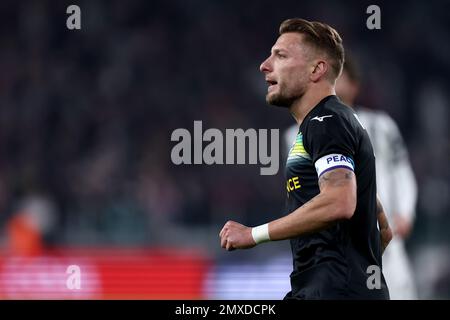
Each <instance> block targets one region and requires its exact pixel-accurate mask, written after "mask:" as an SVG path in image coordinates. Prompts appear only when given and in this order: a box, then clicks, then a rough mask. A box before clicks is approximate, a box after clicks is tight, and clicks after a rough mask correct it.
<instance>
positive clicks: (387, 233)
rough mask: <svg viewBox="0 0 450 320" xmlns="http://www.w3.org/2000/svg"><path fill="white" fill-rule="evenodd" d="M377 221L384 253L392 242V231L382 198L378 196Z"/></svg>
mask: <svg viewBox="0 0 450 320" xmlns="http://www.w3.org/2000/svg"><path fill="white" fill-rule="evenodd" d="M377 219H378V225H379V226H380V236H381V252H382V253H383V252H384V250H385V249H386V247H387V246H388V244H389V242H391V240H392V230H391V228H390V227H389V222H388V219H387V217H386V213H385V212H384V208H383V205H382V204H381V201H380V198H379V197H378V196H377Z"/></svg>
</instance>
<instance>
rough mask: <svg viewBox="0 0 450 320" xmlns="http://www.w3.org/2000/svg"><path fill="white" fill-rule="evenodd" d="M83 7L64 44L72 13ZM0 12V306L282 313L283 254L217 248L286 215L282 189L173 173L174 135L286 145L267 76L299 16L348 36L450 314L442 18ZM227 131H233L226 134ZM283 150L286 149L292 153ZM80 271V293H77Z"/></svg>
mask: <svg viewBox="0 0 450 320" xmlns="http://www.w3.org/2000/svg"><path fill="white" fill-rule="evenodd" d="M70 4H76V5H78V6H79V7H80V8H81V30H68V29H67V28H66V19H67V18H68V16H69V15H68V14H67V13H66V8H67V7H68V6H69V5H70ZM370 4H373V3H370V2H367V1H366V2H365V1H358V2H356V1H346V2H345V3H344V2H342V1H331V0H320V1H301V2H300V1H284V0H283V1H265V0H264V1H237V0H231V1H214V0H195V1H182V0H170V1H144V0H142V1H139V0H130V1H126V2H125V1H119V0H113V1H98V0H94V1H70V2H69V1H22V0H21V1H10V0H5V1H1V2H0V44H1V50H0V70H1V72H0V245H1V254H0V297H3V298H13V299H14V298H73V297H75V298H78V297H82V298H98V299H103V298H144V299H145V298H156V299H177V298H193V299H197V298H198V299H222V298H223V299H228V298H230V299H241V298H245V299H253V298H255V299H281V298H283V297H284V295H285V293H286V292H287V291H289V273H290V272H291V269H292V265H291V258H290V248H289V243H288V242H287V241H283V242H276V243H267V244H264V245H261V246H258V247H256V248H254V249H252V250H249V251H239V252H226V251H224V250H223V249H221V248H220V243H219V238H218V233H219V231H220V229H221V228H222V226H223V224H224V223H225V222H226V221H227V220H229V219H233V220H236V221H239V222H241V223H244V224H247V225H250V226H253V225H258V224H261V223H265V222H267V221H268V220H272V219H274V218H278V217H280V216H282V215H284V214H285V213H286V212H285V211H284V210H285V209H284V200H285V197H286V195H285V181H284V177H283V167H284V161H285V158H284V157H285V155H283V154H282V153H281V154H280V163H281V164H282V165H281V166H280V170H279V173H278V174H277V175H275V176H261V175H260V173H259V167H260V166H259V165H257V166H256V165H212V166H208V165H180V166H176V165H174V164H172V162H171V159H170V152H171V149H172V147H173V146H174V145H175V144H176V143H175V142H171V140H170V137H171V133H172V132H173V130H175V129H177V128H186V129H188V130H189V131H190V132H193V122H194V120H201V121H203V128H204V130H205V129H206V128H218V129H220V130H225V128H244V129H247V128H256V129H260V128H261V129H263V128H264V129H280V132H283V131H284V130H285V129H287V128H288V127H289V126H290V125H292V124H293V119H292V117H291V116H290V115H289V114H288V112H286V110H282V109H279V108H274V107H269V106H267V105H266V103H265V92H266V83H265V81H264V77H263V75H262V74H260V72H259V65H260V63H261V62H262V61H263V60H264V59H265V58H266V57H267V56H268V54H269V52H270V48H271V46H272V45H273V43H274V42H275V40H276V38H277V35H278V27H279V24H280V23H281V21H283V20H284V19H286V18H291V17H302V18H305V19H309V20H319V21H323V22H326V23H328V24H330V25H332V26H333V27H335V28H336V29H337V30H338V31H339V32H340V34H341V36H342V38H343V40H344V46H345V48H346V49H348V50H351V51H352V53H353V54H354V55H356V56H357V57H358V60H359V63H360V65H361V70H362V85H361V92H360V95H359V97H358V100H357V101H358V103H359V104H361V105H364V106H366V107H369V108H373V109H378V110H382V111H385V112H387V113H388V114H389V115H390V116H391V117H392V118H393V119H394V120H395V121H396V122H397V124H398V126H399V129H400V131H401V133H402V135H403V138H404V140H405V143H406V145H407V147H408V151H409V157H410V161H411V164H412V168H413V171H414V174H415V176H416V179H417V184H418V190H419V193H418V202H417V206H416V219H415V222H414V228H413V231H412V233H411V235H410V237H409V238H408V239H407V240H406V248H407V251H408V253H409V255H410V258H411V262H412V266H413V271H414V277H415V280H416V283H417V288H418V294H419V298H420V299H449V298H450V233H449V232H448V230H449V227H450V201H449V189H450V174H449V169H448V163H449V159H450V157H449V155H450V153H449V149H450V145H449V142H450V135H449V128H448V123H449V122H448V120H449V102H450V100H449V99H450V97H449V92H450V81H449V77H448V75H449V73H450V42H449V41H448V39H449V38H450V22H449V21H450V19H449V18H450V17H449V13H448V12H449V11H448V9H449V7H448V2H446V1H407V2H406V1H405V2H401V1H395V2H393V1H377V2H376V4H377V5H378V6H380V8H381V29H380V30H369V29H368V28H367V27H366V19H367V18H368V16H369V14H367V13H366V9H367V7H368V6H369V5H370ZM223 132H224V131H223ZM281 142H282V141H281V139H280V143H281ZM71 264H75V265H79V266H80V268H81V279H82V289H81V290H78V291H77V292H73V290H69V289H67V288H66V278H67V274H66V268H67V266H68V265H71Z"/></svg>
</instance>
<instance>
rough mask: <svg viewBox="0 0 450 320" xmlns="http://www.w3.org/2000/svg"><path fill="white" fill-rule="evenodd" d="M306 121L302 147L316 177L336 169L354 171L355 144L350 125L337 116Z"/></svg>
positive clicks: (354, 133)
mask: <svg viewBox="0 0 450 320" xmlns="http://www.w3.org/2000/svg"><path fill="white" fill-rule="evenodd" d="M307 121H308V123H307V124H306V130H305V133H304V136H305V145H304V147H305V149H306V151H307V152H308V153H309V155H310V156H311V159H312V162H313V163H314V166H315V168H316V172H317V176H318V177H320V176H321V175H322V174H323V173H325V172H327V171H330V170H333V169H337V168H347V169H350V170H352V171H354V170H355V163H354V156H355V151H356V145H357V143H356V132H355V129H354V128H353V127H352V126H351V123H349V121H348V120H346V119H344V118H343V117H342V116H340V115H338V114H329V115H327V117H323V116H322V117H313V118H310V119H309V120H307Z"/></svg>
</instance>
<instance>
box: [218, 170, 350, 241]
mask: <svg viewBox="0 0 450 320" xmlns="http://www.w3.org/2000/svg"><path fill="white" fill-rule="evenodd" d="M319 187H320V193H319V194H318V195H317V196H315V197H314V198H312V199H311V200H310V201H308V202H307V203H305V204H304V205H303V206H301V207H299V208H298V209H296V210H295V211H293V212H292V213H290V214H289V215H287V216H284V217H282V218H280V219H277V220H273V221H271V222H270V223H268V224H265V225H263V226H259V227H257V228H253V229H252V228H249V227H246V226H244V225H241V224H239V223H236V222H233V221H228V222H227V223H226V224H225V226H224V227H223V228H222V230H221V232H220V234H219V236H220V237H221V245H222V247H223V248H226V249H227V250H231V249H245V248H251V247H253V246H255V245H256V242H255V240H254V238H256V241H257V242H260V241H261V242H263V241H265V240H269V239H270V240H284V239H289V238H294V237H298V236H301V235H305V234H309V233H314V232H318V231H321V230H324V229H326V228H329V227H330V226H332V225H333V224H335V223H336V222H338V221H340V220H345V219H350V218H351V217H352V216H353V213H354V212H355V208H356V178H355V174H354V173H353V171H352V170H350V169H347V168H336V169H332V170H329V171H326V172H324V173H323V174H321V175H320V177H319ZM258 228H259V229H258ZM255 231H256V232H255ZM252 232H253V234H252ZM258 239H261V240H260V241H258Z"/></svg>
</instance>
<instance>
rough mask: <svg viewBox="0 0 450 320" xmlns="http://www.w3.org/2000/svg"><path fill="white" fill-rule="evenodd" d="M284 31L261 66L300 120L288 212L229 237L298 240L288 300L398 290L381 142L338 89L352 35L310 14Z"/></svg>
mask: <svg viewBox="0 0 450 320" xmlns="http://www.w3.org/2000/svg"><path fill="white" fill-rule="evenodd" d="M279 31H280V32H279V33H280V36H279V37H278V39H277V41H276V43H275V45H274V46H273V47H272V50H271V54H270V56H269V57H268V58H267V59H266V60H265V61H264V62H263V63H262V64H261V67H260V70H261V72H263V73H264V75H265V79H266V81H267V83H268V85H269V86H268V89H267V95H266V100H267V102H268V103H269V104H271V105H276V106H281V107H286V108H288V109H289V111H290V113H291V114H292V116H293V117H294V118H295V120H296V121H297V123H298V125H299V131H298V135H297V139H296V143H295V145H294V146H293V147H292V149H291V151H290V153H289V156H288V159H287V165H286V188H287V214H286V215H285V216H283V217H282V218H279V219H276V220H273V221H270V222H269V223H266V224H263V225H260V226H257V227H254V228H250V227H247V226H244V225H242V224H240V223H237V222H235V221H228V222H227V223H225V225H224V227H223V228H222V230H221V231H220V233H219V236H220V242H221V246H222V247H223V248H225V249H227V250H234V249H246V248H251V247H254V246H255V245H257V244H259V243H262V242H266V241H271V240H272V241H275V240H284V239H290V242H291V248H292V255H293V266H294V270H293V272H292V274H291V291H290V292H289V293H288V294H287V295H286V297H285V298H286V299H291V298H295V299H389V291H388V288H387V286H386V282H385V279H384V276H383V274H382V272H381V256H382V252H383V250H384V248H385V247H386V246H387V244H388V243H389V241H390V238H391V237H392V234H391V230H390V228H389V224H388V222H387V219H386V216H385V214H384V210H383V208H382V206H381V203H380V202H379V201H378V199H377V195H376V178H375V158H374V154H373V150H372V145H371V143H370V140H369V137H368V135H367V133H366V131H365V129H364V128H363V127H362V125H361V124H360V122H359V121H358V119H357V117H356V116H355V114H354V112H353V111H352V109H351V108H349V107H347V106H346V105H344V104H343V103H342V102H341V101H340V100H339V99H338V98H337V97H336V95H335V82H336V79H337V77H338V76H339V75H340V73H341V71H342V65H343V61H344V48H343V45H342V39H341V37H340V36H339V34H338V33H337V32H336V30H334V29H333V28H331V27H330V26H328V25H326V24H324V23H320V22H310V21H306V20H303V19H289V20H286V21H284V22H283V23H282V24H281V26H280V30H279ZM377 221H378V223H379V228H380V230H379V229H378V227H377ZM371 270H375V271H374V273H375V274H377V279H376V281H375V285H374V283H373V282H371V280H372V279H373V278H371V277H372V276H373V275H374V273H371V272H372V271H371ZM377 271H378V272H377Z"/></svg>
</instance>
